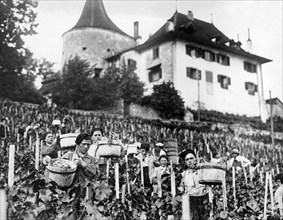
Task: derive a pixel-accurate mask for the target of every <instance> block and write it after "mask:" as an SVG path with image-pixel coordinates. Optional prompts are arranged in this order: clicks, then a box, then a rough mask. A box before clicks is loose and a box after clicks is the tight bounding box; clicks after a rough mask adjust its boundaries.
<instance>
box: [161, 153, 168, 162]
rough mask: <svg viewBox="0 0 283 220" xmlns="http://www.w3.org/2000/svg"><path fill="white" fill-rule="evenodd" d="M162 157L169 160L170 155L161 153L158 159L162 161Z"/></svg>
mask: <svg viewBox="0 0 283 220" xmlns="http://www.w3.org/2000/svg"><path fill="white" fill-rule="evenodd" d="M162 158H165V159H166V160H167V161H169V159H168V157H167V156H166V155H164V154H163V155H161V156H160V157H159V158H158V160H159V161H160V160H161V159H162Z"/></svg>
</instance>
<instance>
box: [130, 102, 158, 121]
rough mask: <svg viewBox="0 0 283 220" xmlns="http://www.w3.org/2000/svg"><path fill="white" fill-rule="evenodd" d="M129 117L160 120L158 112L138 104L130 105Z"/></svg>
mask: <svg viewBox="0 0 283 220" xmlns="http://www.w3.org/2000/svg"><path fill="white" fill-rule="evenodd" d="M128 114H129V116H132V117H140V118H144V119H160V117H159V115H158V114H157V112H156V111H154V110H153V109H152V108H148V107H144V106H140V105H137V104H133V103H131V104H130V105H129V112H128Z"/></svg>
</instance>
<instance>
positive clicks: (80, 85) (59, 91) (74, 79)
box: [52, 56, 93, 109]
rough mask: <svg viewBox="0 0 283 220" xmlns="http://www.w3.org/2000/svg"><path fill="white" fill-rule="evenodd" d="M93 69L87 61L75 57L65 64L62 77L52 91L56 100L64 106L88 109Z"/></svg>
mask: <svg viewBox="0 0 283 220" xmlns="http://www.w3.org/2000/svg"><path fill="white" fill-rule="evenodd" d="M90 75H91V69H90V67H89V64H88V63H87V62H86V61H83V60H80V59H79V57H77V56H76V57H74V58H72V59H70V60H69V61H68V63H67V64H65V66H64V68H63V75H62V79H59V83H58V84H57V86H56V87H55V88H54V90H53V91H52V94H53V99H54V102H55V103H56V104H58V105H60V106H62V107H67V108H75V109H88V108H89V106H90V99H89V97H90V94H92V92H93V90H92V83H91V80H90V79H89V76H90Z"/></svg>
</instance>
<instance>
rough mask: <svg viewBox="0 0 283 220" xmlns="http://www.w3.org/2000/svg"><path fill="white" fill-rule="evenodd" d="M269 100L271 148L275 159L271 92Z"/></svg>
mask: <svg viewBox="0 0 283 220" xmlns="http://www.w3.org/2000/svg"><path fill="white" fill-rule="evenodd" d="M269 100H270V127H271V132H270V133H271V147H272V156H273V158H274V131H273V112H272V111H273V100H271V91H270V90H269Z"/></svg>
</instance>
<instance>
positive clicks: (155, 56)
mask: <svg viewBox="0 0 283 220" xmlns="http://www.w3.org/2000/svg"><path fill="white" fill-rule="evenodd" d="M157 58H159V47H157V48H154V49H153V56H152V59H153V60H155V59H157Z"/></svg>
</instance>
